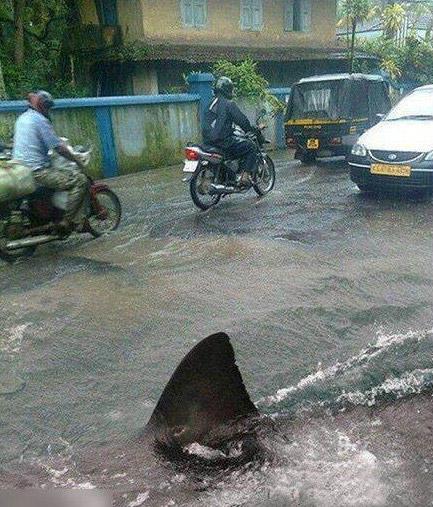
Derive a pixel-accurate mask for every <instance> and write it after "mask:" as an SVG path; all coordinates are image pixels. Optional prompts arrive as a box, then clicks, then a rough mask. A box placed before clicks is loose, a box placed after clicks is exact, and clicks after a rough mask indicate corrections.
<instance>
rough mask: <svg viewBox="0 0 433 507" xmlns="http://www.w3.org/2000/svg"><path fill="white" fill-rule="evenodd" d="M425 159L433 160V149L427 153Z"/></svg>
mask: <svg viewBox="0 0 433 507" xmlns="http://www.w3.org/2000/svg"><path fill="white" fill-rule="evenodd" d="M424 160H433V151H431V152H430V153H427V155H426V156H425V159H424Z"/></svg>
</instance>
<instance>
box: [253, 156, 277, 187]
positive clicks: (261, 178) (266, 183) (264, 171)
mask: <svg viewBox="0 0 433 507" xmlns="http://www.w3.org/2000/svg"><path fill="white" fill-rule="evenodd" d="M275 177H276V176H275V165H274V162H273V161H272V159H271V157H269V156H268V155H266V157H265V159H264V162H263V163H261V164H259V167H258V170H257V175H256V178H255V182H254V184H253V188H254V190H255V191H256V193H257V195H259V196H260V197H262V196H264V195H266V194H269V192H270V191H271V190H272V189H273V188H274V185H275Z"/></svg>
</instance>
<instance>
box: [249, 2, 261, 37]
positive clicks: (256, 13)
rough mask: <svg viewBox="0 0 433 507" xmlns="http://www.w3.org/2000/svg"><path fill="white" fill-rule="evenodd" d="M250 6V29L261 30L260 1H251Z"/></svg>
mask: <svg viewBox="0 0 433 507" xmlns="http://www.w3.org/2000/svg"><path fill="white" fill-rule="evenodd" d="M252 4H253V5H252V23H251V24H252V28H253V30H261V29H262V28H263V10H262V0H253V2H252Z"/></svg>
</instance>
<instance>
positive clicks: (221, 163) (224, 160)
mask: <svg viewBox="0 0 433 507" xmlns="http://www.w3.org/2000/svg"><path fill="white" fill-rule="evenodd" d="M261 117H262V114H261V116H259V118H258V120H257V125H258V130H257V132H254V133H253V132H248V133H245V132H243V131H242V130H241V129H237V130H236V131H235V135H236V136H238V137H240V138H244V139H245V138H246V139H250V140H251V141H253V142H254V143H255V145H256V147H257V171H256V174H255V175H254V176H253V177H252V178H251V179H249V181H247V182H245V180H244V179H243V178H242V174H240V173H239V162H238V161H237V160H233V159H230V158H229V157H226V155H225V154H224V152H223V151H221V150H219V149H217V148H213V147H211V146H203V145H189V146H187V147H186V148H185V158H186V160H185V165H184V168H183V172H184V173H186V174H188V176H187V177H185V178H184V179H183V181H184V182H185V183H189V189H190V194H191V198H192V200H193V202H194V204H195V205H196V206H197V207H198V208H200V209H201V210H204V211H206V210H208V209H209V208H211V207H212V206H216V205H217V204H218V202H219V201H220V199H221V198H224V197H226V196H228V195H231V194H244V193H247V192H249V191H250V190H251V189H254V190H255V192H256V193H257V195H259V196H260V197H262V196H264V195H266V194H268V193H269V192H271V190H272V189H273V188H274V185H275V166H274V163H273V161H272V159H271V157H270V156H269V155H268V154H267V153H266V151H265V149H264V145H265V144H267V143H270V141H268V140H267V139H265V137H264V136H263V130H264V129H265V128H266V126H265V125H259V121H260V119H261Z"/></svg>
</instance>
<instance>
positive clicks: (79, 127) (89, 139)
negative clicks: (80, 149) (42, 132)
mask: <svg viewBox="0 0 433 507" xmlns="http://www.w3.org/2000/svg"><path fill="white" fill-rule="evenodd" d="M0 105H1V103H0ZM23 109H24V108H23V107H21V104H20V103H18V104H17V107H16V111H10V112H3V111H1V109H0V140H1V141H9V139H11V138H12V136H13V131H14V124H15V120H16V119H17V117H18V116H19V115H20V114H21V112H22V110H23ZM52 119H53V124H54V128H55V130H56V132H58V134H59V135H60V136H62V137H67V138H68V139H69V140H70V141H71V142H72V143H73V144H75V145H77V144H81V145H89V146H91V147H92V150H93V152H92V160H91V163H90V164H89V166H88V168H87V170H88V174H89V175H90V176H92V177H94V178H102V177H103V166H102V149H101V142H100V136H99V131H98V126H97V120H96V116H95V111H94V110H92V109H90V108H76V109H59V110H57V111H53V114H52Z"/></svg>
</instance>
